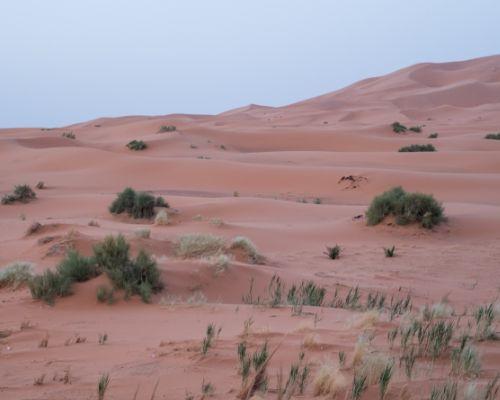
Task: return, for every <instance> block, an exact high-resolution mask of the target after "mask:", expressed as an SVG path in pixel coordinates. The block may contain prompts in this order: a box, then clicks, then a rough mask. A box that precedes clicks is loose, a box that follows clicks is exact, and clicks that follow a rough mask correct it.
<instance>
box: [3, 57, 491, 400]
mask: <svg viewBox="0 0 500 400" xmlns="http://www.w3.org/2000/svg"><path fill="white" fill-rule="evenodd" d="M393 121H400V122H402V123H404V124H405V125H408V126H413V125H423V129H422V133H415V132H408V133H405V134H396V133H394V132H392V130H391V127H390V124H391V123H392V122H393ZM162 125H175V126H176V127H177V130H176V131H175V132H165V133H158V131H159V128H160V126H162ZM69 131H72V132H73V133H74V134H75V136H76V138H75V139H69V138H65V137H62V136H61V135H62V133H63V132H69ZM499 131H500V56H493V57H486V58H481V59H475V60H471V61H464V62H456V63H445V64H419V65H416V66H412V67H409V68H406V69H403V70H400V71H396V72H394V73H392V74H389V75H386V76H383V77H379V78H371V79H367V80H364V81H361V82H358V83H356V84H354V85H351V86H349V87H347V88H345V89H342V90H339V91H337V92H333V93H330V94H326V95H323V96H320V97H317V98H313V99H310V100H306V101H303V102H300V103H296V104H292V105H289V106H285V107H279V108H273V107H265V106H258V105H250V106H247V107H243V108H240V109H236V110H232V111H228V112H225V113H222V114H219V115H215V116H203V115H184V114H183V115H181V114H179V115H168V116H158V117H148V116H131V117H123V118H101V119H98V120H94V121H89V122H84V123H79V124H75V125H72V126H69V127H62V128H53V129H50V130H46V129H43V130H42V129H22V128H19V129H2V130H0V192H1V194H2V195H3V194H5V193H7V192H9V191H11V189H12V187H13V186H14V185H16V184H24V183H27V184H29V185H31V186H32V187H34V186H35V185H36V183H37V182H38V181H43V182H45V185H46V186H47V187H46V189H43V190H36V192H37V197H38V198H37V199H36V200H35V201H33V202H31V203H28V204H20V203H16V204H13V205H1V206H0V266H4V265H7V264H8V263H11V262H14V261H18V260H23V261H30V262H33V263H34V264H35V265H36V271H37V272H38V273H39V272H42V271H44V270H45V269H47V268H54V267H55V266H56V265H57V263H58V262H59V261H60V260H61V259H62V258H63V256H64V249H66V248H67V247H69V246H72V247H74V248H76V249H78V250H79V251H80V252H82V253H83V254H85V255H90V254H91V252H92V246H93V245H94V244H95V243H97V242H98V241H100V240H102V239H103V238H104V237H105V236H106V235H109V234H117V233H122V234H123V235H125V237H126V238H127V240H128V241H129V242H130V243H131V246H132V250H133V251H132V252H133V254H136V252H137V251H138V250H139V249H140V248H143V249H146V250H147V251H149V252H150V253H152V254H154V256H155V257H156V260H157V262H158V265H159V268H160V269H161V273H162V279H163V281H164V282H165V284H166V288H165V290H164V291H163V292H162V293H160V294H157V295H155V296H154V298H153V301H152V304H143V303H142V302H141V301H140V300H139V299H138V298H137V297H133V298H132V299H130V300H129V301H125V300H123V296H122V295H121V294H120V293H118V294H117V299H118V301H117V302H116V303H115V304H113V305H107V304H100V303H98V302H97V300H96V289H97V287H98V286H100V285H102V284H104V283H106V280H107V278H106V277H105V276H104V275H101V276H100V277H98V278H96V279H93V280H91V281H88V282H85V283H81V284H76V285H75V286H74V295H72V296H70V297H66V298H62V299H57V300H56V303H55V306H53V307H52V306H49V305H46V304H44V303H42V302H40V301H35V300H33V299H32V298H31V295H30V291H29V289H28V288H19V289H17V290H12V289H10V288H4V289H0V302H1V304H0V331H10V335H8V336H7V337H5V338H1V339H0V398H1V399H6V400H9V399H47V400H49V399H50V400H59V399H97V398H98V397H97V381H98V379H99V376H100V375H101V374H103V373H109V376H110V378H111V380H110V384H109V387H108V391H107V393H106V397H105V398H106V399H120V400H121V399H133V398H134V394H135V393H136V390H138V392H137V397H136V398H137V399H150V398H151V397H152V395H153V392H154V390H155V385H157V387H156V392H155V394H154V395H155V397H154V398H156V399H187V398H189V394H192V395H193V396H194V398H195V399H199V398H202V394H201V387H202V383H203V382H205V383H211V384H212V385H213V387H214V393H213V394H212V395H211V396H212V397H211V398H213V399H234V398H237V396H238V393H239V391H240V388H241V377H240V376H239V375H238V357H237V351H236V349H237V345H238V343H240V342H241V341H243V340H245V341H246V343H247V345H248V347H249V349H250V351H251V352H253V351H255V350H256V349H258V348H259V346H261V345H262V344H263V343H264V342H265V341H268V343H269V348H270V350H273V349H274V348H275V347H276V346H278V345H279V348H278V350H277V351H276V353H275V354H274V356H273V357H272V359H271V360H270V362H269V365H268V368H267V372H268V375H269V385H268V388H269V390H268V392H267V393H265V394H259V396H260V397H262V398H264V399H274V398H278V395H277V393H276V389H277V379H276V375H277V374H278V373H279V371H280V370H282V371H283V376H284V378H283V379H284V381H286V379H287V377H288V372H289V369H290V365H291V364H292V363H294V362H297V360H298V357H299V353H300V352H301V351H304V353H305V361H306V362H307V363H309V366H310V371H311V372H310V375H309V378H308V380H307V382H308V385H307V386H306V388H305V391H304V393H303V394H299V393H298V391H297V392H296V393H295V395H294V397H293V398H303V399H311V398H313V397H314V394H315V393H314V391H315V385H314V379H315V376H316V374H317V372H318V370H319V369H320V368H321V365H322V364H325V363H326V364H332V365H334V366H336V365H338V363H339V362H338V354H339V352H345V354H346V363H345V366H344V368H343V370H342V371H341V374H342V375H343V376H344V378H345V381H346V387H345V389H343V390H340V393H339V395H338V398H342V399H343V398H344V396H346V395H347V396H349V394H350V390H351V385H352V378H353V371H354V370H355V368H353V366H352V363H353V361H354V359H355V356H356V354H355V345H356V342H357V341H358V337H359V336H360V335H365V336H370V337H371V338H372V340H371V343H370V344H369V346H368V348H369V349H368V350H367V352H372V353H373V352H379V353H384V354H387V355H388V356H392V357H394V358H395V361H396V364H395V372H394V376H393V378H392V381H391V384H390V387H389V391H388V394H387V397H386V398H388V399H399V398H413V399H424V398H425V399H426V398H429V393H430V391H431V388H432V386H434V385H439V384H441V383H443V382H445V381H446V380H447V379H448V377H449V376H450V351H448V352H447V353H446V354H445V355H443V356H442V357H440V358H438V359H437V360H434V361H433V360H431V359H429V358H428V357H422V358H418V359H417V361H416V365H415V369H414V373H413V377H412V379H411V380H409V379H407V377H406V376H405V373H404V368H403V367H402V366H401V367H400V364H399V357H400V344H399V343H400V338H399V336H398V338H397V339H396V341H395V344H394V346H393V347H392V349H391V348H390V346H389V342H388V340H387V333H388V332H389V331H390V330H391V329H394V328H395V327H399V326H400V324H401V323H402V320H403V319H404V317H401V316H398V317H396V318H394V319H393V320H392V321H391V320H390V317H389V313H388V311H387V310H384V311H383V312H381V313H374V312H370V311H366V310H364V309H360V310H350V309H345V308H338V307H337V308H334V307H329V306H328V304H329V303H330V301H331V299H332V297H333V295H334V292H335V290H337V291H338V293H339V295H340V296H342V297H345V296H346V294H347V293H348V291H349V289H350V288H354V287H356V286H358V287H359V290H360V293H361V300H360V302H361V303H362V304H365V303H366V297H367V296H368V293H375V292H380V293H383V294H385V295H386V296H387V303H388V304H389V303H390V299H391V297H392V298H393V299H394V300H396V299H402V298H405V297H406V296H407V295H408V294H410V295H411V298H412V304H413V311H414V312H415V313H418V310H419V309H420V307H423V306H424V305H426V304H427V305H432V304H435V303H439V302H440V301H441V300H442V299H443V298H446V299H447V300H448V302H449V304H448V305H449V306H450V307H452V308H453V310H454V311H453V314H454V316H451V317H449V318H447V320H456V319H457V317H456V316H458V315H463V316H462V320H463V321H462V323H461V328H460V329H457V332H456V337H455V338H454V339H453V341H452V345H453V347H456V346H457V341H458V339H457V338H458V336H459V334H460V331H461V329H462V328H464V329H465V326H466V323H465V321H466V320H467V319H468V318H470V317H471V315H472V313H473V310H474V309H475V308H476V307H477V306H479V305H484V304H488V303H492V302H493V303H495V302H496V301H497V299H498V296H499V288H500V241H499V239H500V141H495V140H486V139H484V135H485V134H486V133H490V132H499ZM434 132H437V133H439V136H438V138H436V139H428V138H427V136H428V135H429V134H431V133H434ZM132 139H138V140H143V141H145V142H146V143H147V144H148V148H147V149H146V150H144V151H137V152H134V151H130V150H128V149H127V148H126V147H125V144H126V143H128V142H129V141H130V140H132ZM414 143H420V144H425V143H432V144H434V145H435V146H436V148H437V152H434V153H399V152H397V150H398V149H399V148H400V147H401V146H405V145H409V144H414ZM345 176H353V180H351V179H344V180H342V179H341V178H342V177H345ZM396 185H401V186H403V187H404V188H405V189H406V190H408V191H421V192H425V193H432V194H433V195H434V196H435V197H436V198H437V199H438V200H440V201H442V202H443V205H444V207H445V212H446V215H447V217H448V220H447V221H446V222H445V223H443V224H441V225H440V226H438V227H436V228H434V229H432V230H426V229H423V228H420V227H418V226H404V227H403V226H397V225H395V224H393V223H391V221H385V222H384V223H382V224H380V225H378V226H375V227H371V226H367V225H366V221H365V220H364V218H363V217H361V218H355V217H356V216H362V215H363V214H364V212H365V210H366V208H367V206H368V205H369V203H370V201H371V199H372V198H373V197H374V196H375V195H377V194H379V193H381V192H383V191H384V190H387V189H389V188H391V187H393V186H396ZM127 186H130V187H133V188H134V189H136V190H146V191H151V192H152V193H153V194H154V195H162V196H164V197H165V199H166V200H167V201H168V202H169V203H170V205H171V207H172V208H173V209H175V212H173V213H172V215H171V223H170V224H169V225H168V226H155V225H153V224H152V222H151V221H146V220H133V219H130V218H128V217H124V216H113V215H112V214H110V213H109V212H108V206H109V204H110V203H111V202H112V200H113V199H114V198H115V195H116V193H117V192H119V191H121V190H123V189H124V188H125V187H127ZM316 199H319V200H316ZM316 203H320V204H316ZM34 221H37V222H39V223H41V224H42V225H43V228H42V229H41V231H39V232H37V233H35V234H33V235H26V230H27V229H28V227H29V226H30V225H31V224H32V223H33V222H34ZM90 221H96V222H97V225H98V226H89V222H90ZM144 228H147V229H150V231H151V237H150V238H149V239H144V238H138V237H137V235H136V232H137V231H138V230H139V229H144ZM186 233H212V234H215V235H220V236H223V237H224V238H226V239H227V240H230V239H232V238H233V237H235V236H239V235H243V236H246V237H248V238H249V239H251V240H252V241H253V242H254V243H255V245H256V246H257V248H258V250H259V252H260V253H261V254H262V255H263V256H264V257H265V262H264V263H263V264H262V265H255V264H251V263H248V262H247V261H246V260H245V259H241V258H239V257H236V258H234V259H233V260H231V262H230V265H229V267H228V268H227V269H225V270H224V271H222V272H218V273H216V270H215V268H214V266H213V265H212V263H211V262H210V260H203V259H201V260H198V259H188V260H185V259H181V258H178V257H176V255H175V252H174V244H175V241H176V239H177V238H178V237H179V236H180V235H182V234H186ZM49 236H50V237H52V240H51V241H49V242H46V243H42V242H44V240H42V241H41V240H40V239H43V238H46V237H49ZM336 243H338V244H339V245H340V246H341V247H342V249H343V251H342V253H341V257H340V259H338V260H330V259H328V257H326V256H325V255H324V254H323V251H324V250H325V246H326V245H329V246H332V245H335V244H336ZM392 245H395V246H396V253H397V256H396V257H394V258H386V257H385V256H384V252H383V247H390V246H392ZM274 274H277V275H279V276H280V277H281V279H282V280H283V281H284V282H285V284H286V285H287V288H289V287H290V286H291V285H292V284H293V283H300V282H301V281H303V280H313V281H314V282H316V283H317V284H319V285H321V286H324V287H325V288H326V289H327V295H326V299H325V302H324V304H325V306H323V307H304V309H303V310H302V313H301V314H300V315H294V313H293V312H292V309H291V307H290V306H280V307H276V308H272V307H269V306H268V305H266V304H261V305H250V304H244V302H243V301H242V297H243V296H244V295H246V294H248V291H249V287H250V280H251V279H253V280H254V294H255V296H257V295H259V296H261V298H262V302H263V303H266V301H267V299H268V297H269V295H268V293H267V286H268V284H269V282H270V279H271V277H272V276H273V275H274ZM245 321H247V325H249V326H250V327H249V329H248V332H246V333H247V334H246V335H243V331H244V326H245ZM249 321H250V322H249ZM23 322H24V326H23V327H22V328H21V324H22V323H23ZM209 323H214V324H215V325H216V327H217V328H219V327H220V328H221V331H220V334H219V336H218V338H217V340H216V341H215V344H214V346H213V347H212V348H211V349H209V351H208V352H207V354H206V355H205V356H202V355H201V354H200V345H201V341H202V340H203V337H204V336H205V330H206V327H207V325H208V324H209ZM496 329H497V331H498V328H496ZM104 333H106V334H107V335H108V340H107V342H106V344H104V345H100V344H99V343H98V337H99V334H104ZM45 337H48V346H47V348H40V347H39V343H40V341H41V340H42V339H43V338H45ZM76 337H80V338H85V340H84V341H83V343H75V338H76ZM474 345H475V346H476V347H477V349H478V350H479V353H480V354H481V372H480V374H479V376H478V377H477V378H476V379H473V378H472V377H454V376H452V378H454V379H456V380H457V381H458V382H459V398H463V397H462V392H463V388H464V387H465V386H466V384H467V383H469V382H471V381H474V380H475V381H477V383H478V385H477V388H476V389H477V393H479V392H480V388H482V387H483V385H484V384H485V383H486V382H487V381H489V380H491V379H492V378H493V377H494V376H495V374H496V373H497V372H499V371H500V342H498V341H497V342H495V341H489V340H488V341H481V342H478V343H475V344H474ZM42 375H45V378H44V382H43V384H42V385H34V381H35V379H37V378H39V377H40V376H42ZM378 390H379V389H378V385H377V383H376V382H375V383H373V384H370V385H369V387H368V390H367V392H365V393H364V395H363V397H362V398H365V399H376V398H378V396H379V392H378ZM406 396H409V397H406ZM325 397H326V398H329V397H328V396H320V398H325ZM207 398H208V397H207ZM330 398H331V396H330Z"/></svg>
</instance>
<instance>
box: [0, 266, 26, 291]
mask: <svg viewBox="0 0 500 400" xmlns="http://www.w3.org/2000/svg"><path fill="white" fill-rule="evenodd" d="M32 277H33V264H31V263H28V262H22V261H18V262H14V263H12V264H9V265H7V266H6V267H5V268H3V269H1V270H0V288H3V287H12V288H14V289H17V288H18V287H19V286H21V285H24V284H27V283H29V281H30V280H31V278H32Z"/></svg>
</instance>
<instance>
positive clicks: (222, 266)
mask: <svg viewBox="0 0 500 400" xmlns="http://www.w3.org/2000/svg"><path fill="white" fill-rule="evenodd" d="M230 262H231V259H230V258H229V256H228V255H226V254H219V255H217V256H213V257H211V258H210V264H211V265H212V267H214V268H215V273H216V274H221V273H223V272H224V271H226V270H227V269H228V268H229V263H230Z"/></svg>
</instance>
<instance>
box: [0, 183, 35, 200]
mask: <svg viewBox="0 0 500 400" xmlns="http://www.w3.org/2000/svg"><path fill="white" fill-rule="evenodd" d="M34 199H36V193H35V192H34V191H33V189H31V187H30V186H29V185H17V186H15V187H14V191H13V192H12V193H9V194H6V195H5V196H4V197H3V198H2V204H11V203H14V202H16V201H19V202H21V203H28V202H30V201H31V200H34Z"/></svg>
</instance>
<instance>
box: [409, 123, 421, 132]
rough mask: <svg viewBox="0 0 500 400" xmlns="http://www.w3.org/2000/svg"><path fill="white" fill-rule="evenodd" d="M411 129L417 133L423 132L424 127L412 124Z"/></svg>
mask: <svg viewBox="0 0 500 400" xmlns="http://www.w3.org/2000/svg"><path fill="white" fill-rule="evenodd" d="M409 130H410V131H412V132H416V133H421V132H422V127H421V126H419V125H415V126H411V127H410V128H409Z"/></svg>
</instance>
